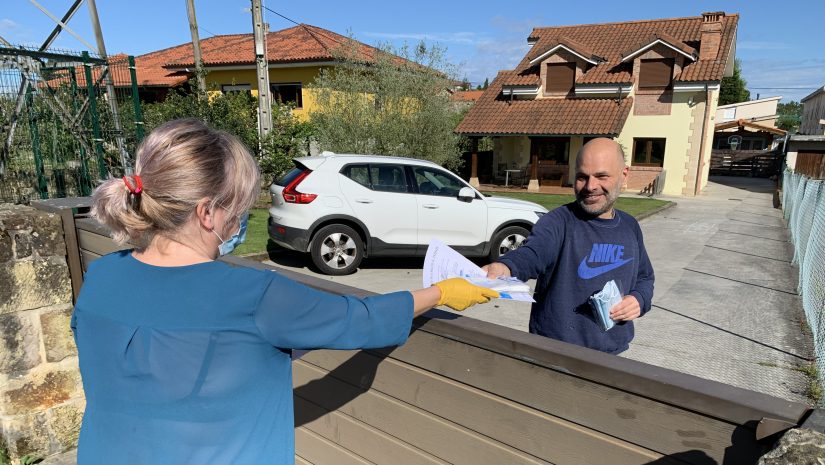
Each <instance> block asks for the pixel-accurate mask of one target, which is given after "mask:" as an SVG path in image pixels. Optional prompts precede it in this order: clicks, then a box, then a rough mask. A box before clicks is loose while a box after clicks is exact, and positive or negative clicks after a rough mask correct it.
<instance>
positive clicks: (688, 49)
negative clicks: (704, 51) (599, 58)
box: [622, 31, 699, 59]
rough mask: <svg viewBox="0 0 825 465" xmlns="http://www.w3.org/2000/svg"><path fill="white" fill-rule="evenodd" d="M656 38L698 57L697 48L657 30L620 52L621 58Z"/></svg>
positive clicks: (654, 40) (686, 53)
mask: <svg viewBox="0 0 825 465" xmlns="http://www.w3.org/2000/svg"><path fill="white" fill-rule="evenodd" d="M657 40H661V41H663V42H666V43H668V44H669V45H672V46H674V47H676V48H677V49H679V50H680V51H681V52H682V53H684V54H685V55H691V56H693V57H694V59H695V58H699V51H698V50H696V49H695V48H693V47H691V46H690V45H688V44H686V43H684V42H682V41H681V40H679V39H677V38H675V37H673V36H672V35H670V34H666V33H664V32H661V31H659V32H657V33H655V34H652V35H651V36H649V37H647V38H645V39H644V40H642V41H641V42H640V43H639V44H638V45H637V46H635V47H632V48H631V49H630V50H627V51H626V52H625V53H623V54H622V59H624V58H625V57H626V56H628V55H630V54H632V53H634V52H636V51H638V50H639V49H641V48H642V47H645V46H647V45H650V44H652V43H653V42H656V41H657Z"/></svg>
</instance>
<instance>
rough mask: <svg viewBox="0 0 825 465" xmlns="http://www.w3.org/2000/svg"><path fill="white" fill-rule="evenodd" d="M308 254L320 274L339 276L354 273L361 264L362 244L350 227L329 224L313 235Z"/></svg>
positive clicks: (362, 256)
mask: <svg viewBox="0 0 825 465" xmlns="http://www.w3.org/2000/svg"><path fill="white" fill-rule="evenodd" d="M309 253H310V255H311V256H312V263H314V264H315V266H317V267H318V269H319V270H321V272H322V273H324V274H328V275H333V276H341V275H345V274H351V273H354V272H355V269H356V268H358V265H360V264H361V260H362V259H363V258H364V242H363V241H362V240H361V236H359V235H358V233H357V232H356V231H355V230H354V229H352V228H351V227H349V226H346V225H343V224H331V225H328V226H324V227H323V228H321V229H320V230H319V231H318V232H317V233H316V234H315V237H314V238H313V239H312V246H311V247H310V250H309Z"/></svg>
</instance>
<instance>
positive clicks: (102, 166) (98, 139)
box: [83, 52, 107, 179]
mask: <svg viewBox="0 0 825 465" xmlns="http://www.w3.org/2000/svg"><path fill="white" fill-rule="evenodd" d="M83 71H84V73H85V75H86V89H87V90H88V93H89V111H90V112H91V116H92V136H93V137H94V142H95V152H96V153H97V171H98V174H100V179H106V171H107V170H106V162H105V161H104V159H103V137H102V136H101V134H100V120H99V118H98V114H97V95H95V83H94V81H93V80H92V65H91V63H89V52H83Z"/></svg>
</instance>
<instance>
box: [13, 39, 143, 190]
mask: <svg viewBox="0 0 825 465" xmlns="http://www.w3.org/2000/svg"><path fill="white" fill-rule="evenodd" d="M109 84H111V85H109ZM109 89H111V90H109ZM142 119H143V118H142V115H141V108H140V100H139V98H138V95H137V85H136V80H135V72H134V58H133V57H131V56H125V55H116V56H113V57H109V59H108V60H102V59H100V58H99V57H97V56H94V55H91V54H89V53H87V52H82V53H77V52H67V51H57V50H49V51H39V50H34V49H28V48H25V47H13V48H12V47H6V48H0V144H2V146H0V202H14V203H28V202H30V201H31V200H36V199H45V198H54V197H70V196H85V195H89V194H90V193H91V191H92V189H93V188H94V186H95V185H96V183H97V182H98V181H99V180H101V179H105V178H107V177H109V176H118V175H121V174H122V173H123V172H124V171H126V170H129V169H130V167H131V160H132V156H133V154H134V152H135V148H136V145H137V142H138V141H139V140H140V138H142V136H143V133H142V131H143V122H142Z"/></svg>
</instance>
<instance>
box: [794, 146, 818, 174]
mask: <svg viewBox="0 0 825 465" xmlns="http://www.w3.org/2000/svg"><path fill="white" fill-rule="evenodd" d="M794 171H796V172H797V173H800V174H803V175H805V176H808V177H809V178H811V179H825V153H821V152H819V153H817V152H798V153H797V154H796V166H795V167H794Z"/></svg>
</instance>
